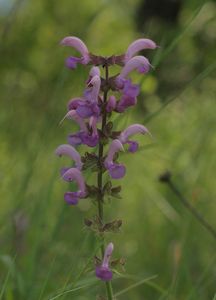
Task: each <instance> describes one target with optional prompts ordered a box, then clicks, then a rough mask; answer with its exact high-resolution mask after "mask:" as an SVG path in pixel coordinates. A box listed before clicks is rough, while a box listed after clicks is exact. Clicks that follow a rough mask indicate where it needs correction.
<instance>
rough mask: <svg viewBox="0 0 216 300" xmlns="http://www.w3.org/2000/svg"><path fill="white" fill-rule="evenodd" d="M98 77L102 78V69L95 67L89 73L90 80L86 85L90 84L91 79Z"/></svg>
mask: <svg viewBox="0 0 216 300" xmlns="http://www.w3.org/2000/svg"><path fill="white" fill-rule="evenodd" d="M96 75H97V76H99V77H100V69H99V68H98V67H95V66H94V67H92V68H91V70H90V72H89V78H88V79H87V81H86V83H87V84H89V82H90V81H91V79H92V78H93V77H94V76H96Z"/></svg>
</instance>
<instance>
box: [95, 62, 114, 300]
mask: <svg viewBox="0 0 216 300" xmlns="http://www.w3.org/2000/svg"><path fill="white" fill-rule="evenodd" d="M108 79H109V69H108V65H107V64H106V65H105V80H106V83H108ZM107 94H108V89H105V91H104V97H103V104H104V106H103V108H102V109H103V111H102V126H101V131H102V133H103V132H104V129H105V126H106V122H107V114H106V107H105V106H106V102H107ZM103 152H104V146H103V143H102V141H101V140H100V142H99V151H98V160H99V165H100V170H99V172H98V176H97V185H98V190H99V194H98V215H99V218H100V220H101V222H103V217H104V213H103V200H104V194H103V167H102V159H103ZM101 255H102V257H103V256H104V237H102V245H101ZM105 285H106V292H107V299H108V300H113V290H112V284H111V281H106V282H105Z"/></svg>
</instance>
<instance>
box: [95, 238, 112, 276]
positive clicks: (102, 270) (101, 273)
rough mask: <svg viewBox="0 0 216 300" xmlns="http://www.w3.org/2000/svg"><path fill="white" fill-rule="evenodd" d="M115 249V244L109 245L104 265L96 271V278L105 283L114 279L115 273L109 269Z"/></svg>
mask: <svg viewBox="0 0 216 300" xmlns="http://www.w3.org/2000/svg"><path fill="white" fill-rule="evenodd" d="M113 249H114V245H113V243H109V244H108V246H107V247H106V250H105V253H104V257H103V261H102V264H101V265H98V266H96V269H95V274H96V276H97V277H98V278H100V279H101V280H103V281H109V280H111V279H112V277H113V273H112V271H111V270H110V267H109V261H110V257H111V255H112V252H113Z"/></svg>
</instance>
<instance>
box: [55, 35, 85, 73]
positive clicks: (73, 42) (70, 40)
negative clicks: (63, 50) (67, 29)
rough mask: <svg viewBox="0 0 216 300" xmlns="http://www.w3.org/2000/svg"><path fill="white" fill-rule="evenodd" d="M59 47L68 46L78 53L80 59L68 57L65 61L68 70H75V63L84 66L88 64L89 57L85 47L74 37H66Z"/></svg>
mask: <svg viewBox="0 0 216 300" xmlns="http://www.w3.org/2000/svg"><path fill="white" fill-rule="evenodd" d="M60 44H61V45H63V46H69V47H73V48H74V49H76V50H77V51H78V52H80V54H81V57H80V58H79V57H74V56H70V57H68V58H67V59H66V66H67V67H68V68H70V69H75V68H76V66H77V63H80V64H83V65H86V64H88V63H89V62H90V56H89V51H88V48H87V47H86V45H85V44H84V43H83V41H82V40H80V39H79V38H77V37H75V36H68V37H65V38H64V39H63V40H62V41H61V42H60Z"/></svg>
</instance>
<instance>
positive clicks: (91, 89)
mask: <svg viewBox="0 0 216 300" xmlns="http://www.w3.org/2000/svg"><path fill="white" fill-rule="evenodd" d="M61 45H63V46H69V47H72V48H74V49H75V50H77V51H78V52H79V53H80V56H79V57H74V56H70V57H68V58H67V59H66V66H67V67H68V68H70V69H75V68H76V67H77V64H82V65H91V69H90V72H89V75H88V78H87V80H86V87H85V90H84V92H83V95H82V96H80V97H77V98H73V99H71V100H70V101H69V102H68V105H67V110H68V111H67V113H66V115H65V117H64V119H69V120H72V121H73V122H75V123H76V124H77V125H78V127H79V130H78V131H77V132H73V133H71V134H70V135H69V136H68V139H67V142H68V144H64V145H61V146H59V147H58V148H57V149H56V154H57V155H58V156H68V157H69V158H71V160H72V162H73V166H72V167H66V168H63V169H62V170H61V177H62V179H63V180H65V181H69V182H70V181H74V182H76V184H77V187H78V190H77V191H75V192H74V191H68V192H66V193H65V195H64V199H65V201H66V202H67V203H68V204H69V205H76V204H77V203H78V202H79V200H80V199H82V198H86V197H87V196H88V188H87V184H86V183H85V180H84V176H83V171H84V169H85V168H84V164H83V163H84V157H81V156H80V154H79V152H78V151H77V150H76V149H77V147H79V145H86V146H88V147H90V148H96V147H98V148H99V154H98V156H97V155H96V154H95V156H94V157H96V160H97V162H98V166H99V172H100V173H101V174H102V173H103V172H105V171H107V172H108V173H109V175H110V177H111V178H112V179H120V178H122V177H124V176H125V173H126V167H125V166H124V164H122V163H120V162H118V154H119V152H120V151H124V148H126V149H127V151H129V152H131V153H134V152H136V151H137V150H138V146H139V145H138V143H137V142H136V141H135V140H133V138H132V136H134V135H136V134H138V133H141V134H146V133H149V131H148V129H147V128H146V127H144V126H143V125H141V124H132V125H130V126H129V127H128V128H126V129H124V130H123V131H121V132H117V131H113V123H112V122H111V121H110V120H111V117H112V115H113V114H114V113H117V114H122V113H124V112H125V111H126V110H127V109H128V108H129V107H132V106H134V105H135V104H136V103H137V96H138V95H139V92H140V88H139V85H137V84H134V83H133V82H132V81H131V79H130V74H131V72H132V71H134V70H135V71H138V72H139V73H144V74H146V73H147V72H148V71H149V70H150V68H151V64H150V62H149V60H148V59H147V58H146V57H144V56H140V55H136V54H137V53H138V52H139V51H141V50H143V49H155V48H156V47H157V45H156V44H155V43H154V42H153V41H152V40H149V39H138V40H136V41H134V42H133V43H132V44H131V45H129V47H128V49H127V51H126V53H125V54H123V55H119V56H114V55H113V56H110V57H103V56H97V55H94V54H92V53H90V52H89V50H88V48H87V46H86V45H85V44H84V43H83V41H81V40H80V39H79V38H77V37H73V36H69V37H66V38H64V39H63V40H62V41H61ZM115 64H117V65H119V66H121V67H122V68H121V71H120V73H119V74H117V75H115V76H112V77H109V73H108V69H109V67H110V66H112V65H115ZM100 66H102V67H103V68H105V78H104V77H102V76H101V70H100ZM108 92H109V93H110V94H109V96H108ZM116 95H118V96H116ZM108 121H109V122H108ZM105 146H106V147H107V152H105V151H103V150H102V151H101V149H103V147H105ZM125 146H127V147H125ZM101 147H102V148H101ZM104 150H105V149H104ZM104 153H106V154H105V155H104ZM100 192H101V191H100ZM112 251H113V244H112V243H110V244H109V245H108V246H107V249H106V251H105V254H104V260H103V262H102V264H101V265H100V266H97V267H96V276H97V277H99V278H101V279H102V280H105V281H106V280H110V279H111V278H112V272H111V271H110V269H109V267H108V261H109V257H110V255H111V253H112Z"/></svg>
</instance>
